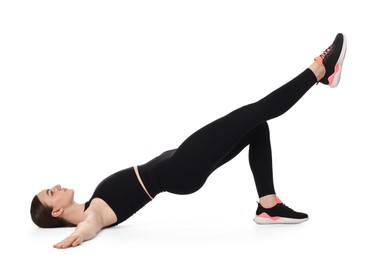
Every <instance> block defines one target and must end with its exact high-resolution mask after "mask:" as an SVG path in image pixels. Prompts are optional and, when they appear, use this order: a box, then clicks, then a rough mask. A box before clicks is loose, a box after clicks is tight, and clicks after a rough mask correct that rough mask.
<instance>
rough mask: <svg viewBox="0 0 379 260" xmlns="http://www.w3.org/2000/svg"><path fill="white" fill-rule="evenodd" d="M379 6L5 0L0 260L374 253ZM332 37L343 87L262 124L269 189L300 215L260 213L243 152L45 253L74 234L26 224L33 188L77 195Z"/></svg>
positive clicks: (280, 77) (279, 76)
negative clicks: (283, 218)
mask: <svg viewBox="0 0 379 260" xmlns="http://www.w3.org/2000/svg"><path fill="white" fill-rule="evenodd" d="M133 2H134V1H133ZM284 2H285V3H284ZM339 2H340V3H343V4H340V3H339ZM373 5H374V4H373V3H371V1H366V0H363V1H360V4H359V5H357V4H353V3H346V1H333V2H332V1H326V0H321V1H317V2H315V3H313V4H312V5H310V4H309V3H308V2H304V1H268V2H267V3H266V2H264V1H263V2H262V1H260V2H256V1H222V2H220V1H208V0H202V1H190V2H188V1H186V3H183V2H182V1H138V2H135V3H133V4H131V3H124V2H123V1H120V2H111V3H110V2H103V3H100V2H94V1H81V2H78V1H65V2H64V3H55V2H51V1H2V2H1V3H0V119H1V127H0V158H1V162H0V173H1V176H2V180H3V181H2V182H1V183H2V185H1V188H0V198H1V205H2V207H1V214H0V223H2V232H1V234H2V246H1V247H2V250H0V251H1V253H0V258H1V259H5V257H7V258H9V257H11V258H12V259H13V258H14V259H19V257H22V256H23V257H32V258H33V259H34V258H39V259H67V258H70V259H78V258H79V257H85V258H90V257H95V259H98V258H99V259H100V258H102V257H103V258H110V257H112V258H115V257H120V258H123V259H127V258H133V259H148V258H155V259H167V260H168V259H195V258H196V259H197V258H201V259H202V258H207V257H209V258H212V259H216V258H221V257H222V258H223V259H227V258H232V257H233V258H234V257H236V258H235V259H259V258H263V257H264V258H265V259H278V258H280V259H325V258H326V259H332V258H338V259H343V258H346V257H349V259H350V258H351V259H353V258H359V259H361V258H363V259H375V258H377V255H378V254H377V250H376V244H377V243H375V239H376V238H377V234H378V231H379V228H378V227H377V225H376V221H375V218H376V216H377V215H378V213H379V212H378V208H377V206H376V204H377V197H378V196H377V183H378V182H377V177H376V176H377V175H378V172H379V169H378V166H377V150H378V147H379V146H378V145H379V141H378V134H377V133H378V130H379V129H378V125H377V111H379V110H378V109H379V107H378V94H377V93H378V91H377V88H378V83H377V71H376V67H377V66H376V61H377V60H379V59H378V58H379V54H378V50H377V46H379V37H378V34H377V33H376V31H377V28H376V27H375V25H376V24H378V19H379V18H378V16H377V13H376V11H375V10H376V9H375V8H374V6H373ZM325 8H327V9H328V10H329V11H328V12H329V14H326V13H324V14H322V15H321V14H320V12H326V11H325ZM325 17H328V18H325ZM338 32H343V33H345V34H346V35H347V39H348V50H347V55H346V61H345V64H344V67H343V73H342V79H341V82H340V86H338V87H337V88H336V89H329V88H328V87H326V86H324V85H321V84H320V85H317V86H315V87H314V88H312V89H311V90H310V91H309V92H308V93H307V94H306V95H305V96H304V97H303V99H302V100H301V101H299V102H298V103H297V104H296V105H295V106H294V107H293V109H291V110H290V111H289V112H288V113H286V114H285V115H283V116H282V117H280V118H277V119H274V120H272V121H270V122H269V125H270V129H271V139H272V149H273V166H274V171H275V186H276V190H277V193H278V195H279V196H280V197H281V199H282V200H283V201H284V202H285V203H286V204H288V205H289V206H290V207H292V208H294V209H296V210H300V211H304V212H307V213H308V214H309V217H310V218H309V221H307V222H305V223H303V224H300V225H278V226H259V225H257V224H255V223H254V222H253V217H254V213H255V210H256V203H255V201H256V200H257V194H256V191H255V186H254V180H253V177H252V175H251V173H250V170H249V165H248V160H247V150H244V151H242V152H241V154H240V155H239V156H238V157H236V158H235V159H234V160H233V161H231V162H230V163H229V164H227V165H225V166H224V167H222V168H220V169H219V170H218V171H217V172H215V173H214V174H213V175H211V177H210V178H209V179H208V181H207V183H206V184H205V185H204V187H203V188H202V189H201V190H200V191H198V192H197V193H195V194H192V195H190V196H176V195H172V194H167V193H165V194H160V195H158V196H157V197H156V199H155V200H154V201H152V202H151V203H149V204H148V205H146V206H145V207H144V208H143V209H141V210H140V211H139V212H137V214H135V215H134V216H132V217H131V218H130V219H129V220H127V221H125V222H124V223H122V224H120V225H119V226H118V227H115V228H112V229H107V230H103V231H102V232H101V233H99V234H98V236H97V237H96V238H95V239H93V240H91V241H87V242H85V243H84V244H83V245H81V246H79V247H77V248H71V249H68V250H57V249H54V248H53V247H52V245H53V244H54V243H56V242H58V241H60V240H61V239H63V238H64V237H65V236H67V235H68V234H70V232H72V230H73V229H70V228H63V229H53V230H44V229H39V228H37V227H35V226H34V224H33V223H32V222H31V220H30V215H29V207H30V201H31V199H32V197H33V195H34V194H36V193H37V192H38V191H40V190H42V189H44V188H46V187H51V186H53V185H55V184H58V183H59V184H61V185H62V186H64V187H68V188H74V189H75V191H76V193H75V196H76V197H75V198H76V200H77V201H78V202H85V201H86V200H87V199H88V198H89V197H90V196H91V195H92V192H93V189H94V188H95V187H96V185H97V184H98V183H99V182H100V181H101V180H102V179H103V178H104V177H106V176H107V175H109V174H111V173H113V172H115V171H118V170H121V169H124V168H126V167H130V166H132V165H134V164H141V163H144V162H146V161H148V160H150V159H151V158H152V157H154V156H156V155H159V154H160V153H161V152H163V151H164V150H168V149H171V148H175V147H177V146H178V145H179V144H180V142H181V141H183V140H184V138H186V137H187V136H188V135H189V134H191V133H192V132H193V131H195V130H197V129H198V128H199V127H201V126H203V125H204V124H206V123H208V122H210V121H211V120H213V119H216V118H217V117H219V116H222V115H224V114H226V113H228V112H230V111H231V110H233V109H235V108H237V107H239V106H242V105H245V104H247V103H250V102H254V101H256V100H258V99H259V98H261V97H263V96H264V95H266V94H268V93H269V92H271V91H272V90H274V89H275V88H276V87H279V86H280V85H282V84H284V83H286V82H287V81H288V80H290V79H291V78H292V77H294V76H296V75H297V74H298V73H300V72H301V71H302V70H304V69H305V68H306V67H307V66H308V65H310V63H311V62H312V59H313V58H314V57H315V56H316V55H318V54H320V53H321V52H322V51H323V50H324V49H325V48H326V47H328V45H329V44H330V43H331V41H332V40H333V39H334V36H335V34H336V33H338Z"/></svg>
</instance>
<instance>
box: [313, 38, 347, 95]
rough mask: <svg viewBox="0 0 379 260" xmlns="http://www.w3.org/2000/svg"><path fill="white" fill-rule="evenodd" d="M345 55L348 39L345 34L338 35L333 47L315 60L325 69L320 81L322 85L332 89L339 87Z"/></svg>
mask: <svg viewBox="0 0 379 260" xmlns="http://www.w3.org/2000/svg"><path fill="white" fill-rule="evenodd" d="M345 54H346V37H345V35H344V34H342V33H338V34H337V36H336V38H335V39H334V41H333V43H332V45H330V46H329V47H328V48H327V49H326V50H325V51H324V52H323V53H322V54H321V55H319V56H317V57H316V58H315V59H314V60H315V61H316V62H317V63H319V64H320V65H322V66H324V68H325V74H324V75H323V77H322V79H321V80H320V82H321V83H323V84H325V85H329V86H330V87H332V88H334V87H337V85H338V83H339V81H340V78H341V72H342V64H343V61H344V59H345Z"/></svg>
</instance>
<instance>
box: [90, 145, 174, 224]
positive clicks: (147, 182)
mask: <svg viewBox="0 0 379 260" xmlns="http://www.w3.org/2000/svg"><path fill="white" fill-rule="evenodd" d="M174 151H175V150H170V151H166V152H164V153H162V154H161V155H159V156H157V157H155V158H154V159H152V160H151V161H149V162H148V163H146V164H143V165H140V166H138V170H139V175H140V178H141V181H142V183H143V184H144V186H145V188H146V190H147V191H148V193H149V194H150V195H151V197H153V198H154V197H155V196H156V195H157V194H158V193H160V192H162V191H163V190H162V188H161V186H160V182H159V174H160V173H161V172H162V171H164V168H165V164H166V162H167V159H168V158H170V157H171V155H172V154H173V152H174ZM94 198H100V199H102V200H104V201H105V202H106V203H107V204H108V205H109V207H111V209H112V210H113V211H114V213H115V214H116V216H117V221H116V223H114V224H112V225H111V226H115V225H118V224H120V223H121V222H123V221H125V220H126V219H128V218H129V217H131V216H132V215H133V214H134V213H136V212H137V211H138V210H139V209H141V208H142V207H143V206H145V205H146V204H147V203H148V202H150V201H151V199H150V197H149V195H148V194H147V193H146V191H145V190H144V188H143V187H142V185H141V183H140V181H139V180H138V178H137V175H136V172H135V171H134V169H133V167H129V168H127V169H124V170H121V171H118V172H116V173H113V174H112V175H110V176H108V177H107V178H105V179H104V180H103V181H102V182H100V183H99V185H98V186H97V187H96V189H95V191H94V193H93V195H92V197H91V198H90V199H89V200H88V201H87V202H86V203H85V206H84V210H86V209H87V208H88V207H89V205H90V204H91V201H92V200H93V199H94Z"/></svg>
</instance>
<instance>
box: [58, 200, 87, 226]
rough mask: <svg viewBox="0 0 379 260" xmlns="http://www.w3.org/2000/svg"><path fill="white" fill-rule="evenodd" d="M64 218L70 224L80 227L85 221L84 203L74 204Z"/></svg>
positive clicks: (66, 211)
mask: <svg viewBox="0 0 379 260" xmlns="http://www.w3.org/2000/svg"><path fill="white" fill-rule="evenodd" d="M62 217H63V218H64V219H65V220H67V221H69V222H70V223H72V224H75V225H78V224H79V223H80V222H82V221H83V220H84V203H82V204H79V203H76V202H74V203H73V204H72V205H71V206H70V207H69V208H66V209H65V211H64V213H63V216H62Z"/></svg>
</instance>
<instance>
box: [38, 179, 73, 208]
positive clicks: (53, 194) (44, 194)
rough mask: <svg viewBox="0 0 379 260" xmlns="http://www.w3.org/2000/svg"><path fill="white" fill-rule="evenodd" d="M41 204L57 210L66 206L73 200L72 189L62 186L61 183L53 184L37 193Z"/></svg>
mask: <svg viewBox="0 0 379 260" xmlns="http://www.w3.org/2000/svg"><path fill="white" fill-rule="evenodd" d="M37 197H38V199H39V200H40V201H41V203H42V204H44V205H46V206H48V207H51V208H53V210H58V209H61V208H63V209H64V208H66V207H68V206H69V205H71V204H72V203H73V201H74V190H69V189H67V188H62V187H61V185H59V184H58V185H55V186H54V187H52V188H50V189H45V190H42V191H41V192H39V193H38V194H37Z"/></svg>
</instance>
